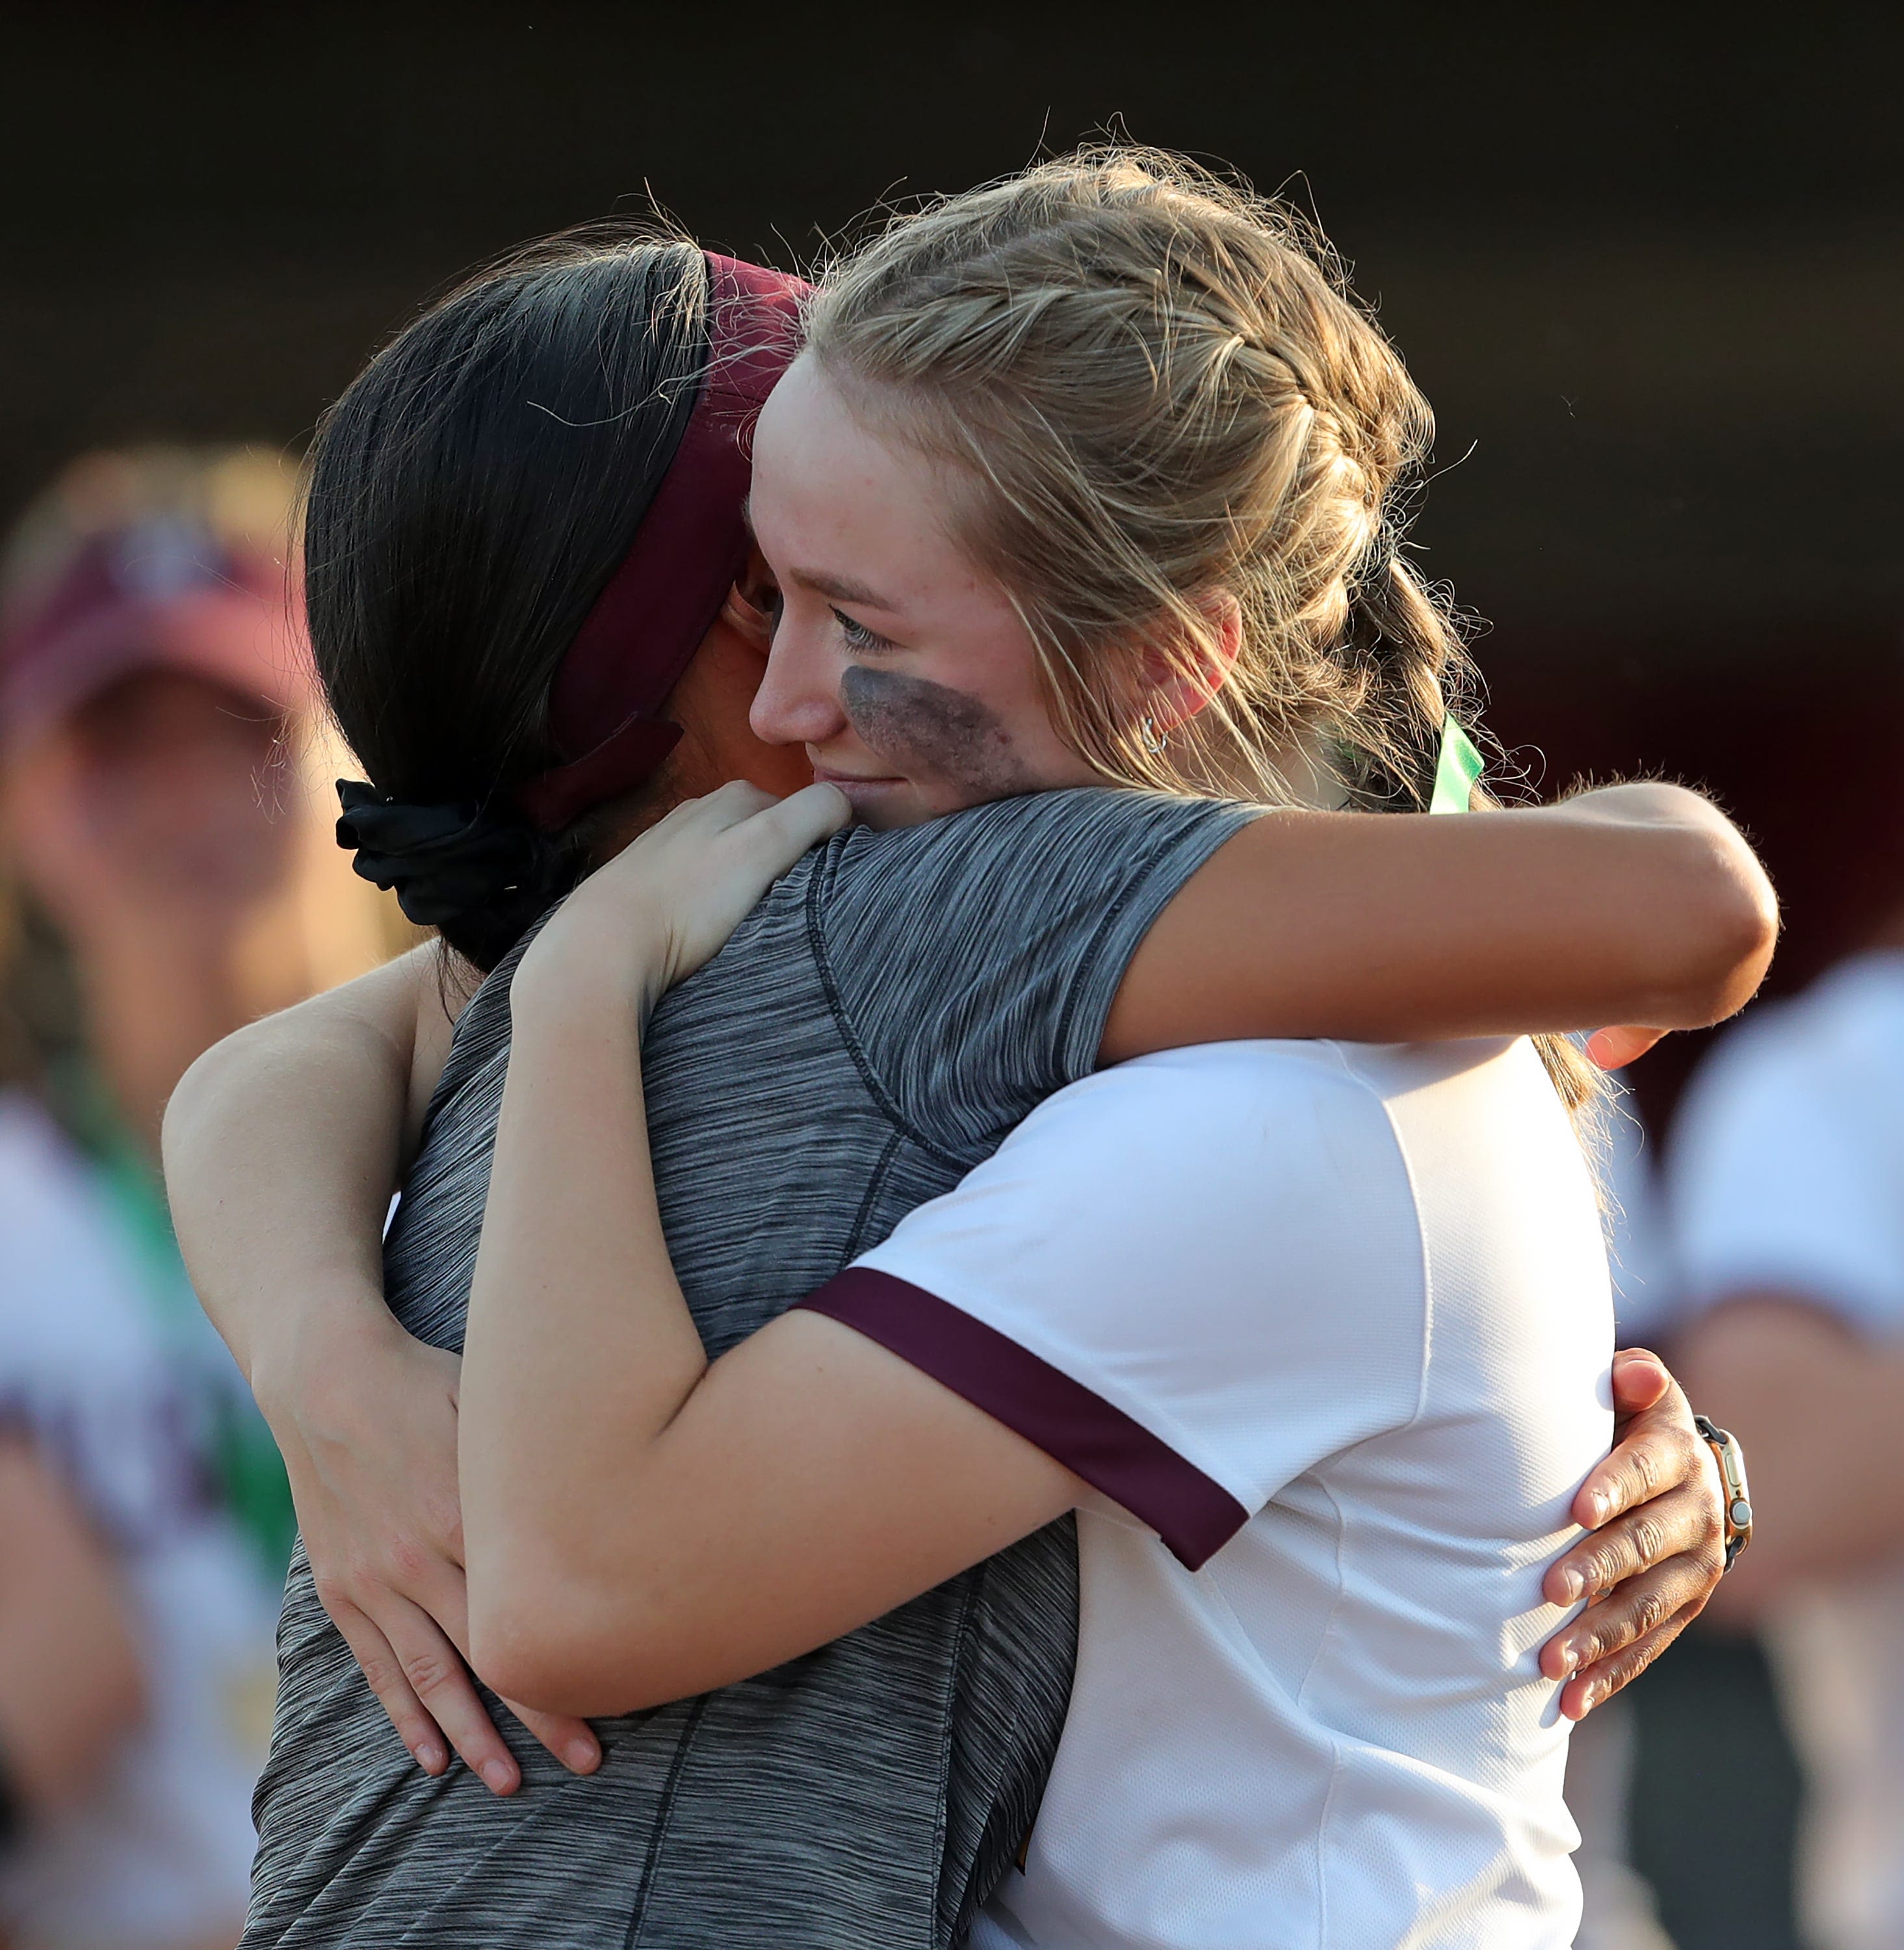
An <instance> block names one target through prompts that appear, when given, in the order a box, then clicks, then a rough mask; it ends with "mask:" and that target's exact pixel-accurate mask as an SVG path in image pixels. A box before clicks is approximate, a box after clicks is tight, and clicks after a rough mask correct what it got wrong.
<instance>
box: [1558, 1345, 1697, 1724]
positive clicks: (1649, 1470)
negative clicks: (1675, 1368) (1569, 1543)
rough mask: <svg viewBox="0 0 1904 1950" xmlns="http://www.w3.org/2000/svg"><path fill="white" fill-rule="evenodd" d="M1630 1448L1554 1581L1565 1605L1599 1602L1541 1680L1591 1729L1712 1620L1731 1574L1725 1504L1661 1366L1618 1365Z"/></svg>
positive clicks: (1606, 1469)
mask: <svg viewBox="0 0 1904 1950" xmlns="http://www.w3.org/2000/svg"><path fill="white" fill-rule="evenodd" d="M1613 1411H1614V1414H1615V1416H1616V1422H1615V1427H1616V1430H1617V1431H1618V1433H1619V1438H1620V1439H1619V1444H1618V1446H1617V1447H1616V1448H1615V1449H1614V1450H1613V1453H1612V1454H1611V1455H1610V1456H1608V1457H1607V1459H1606V1461H1605V1462H1603V1463H1602V1464H1601V1465H1600V1467H1599V1468H1598V1469H1596V1470H1594V1472H1593V1474H1592V1475H1590V1476H1589V1477H1588V1478H1587V1480H1586V1481H1585V1483H1583V1484H1581V1487H1580V1492H1579V1494H1578V1496H1577V1497H1575V1500H1574V1507H1573V1515H1574V1521H1575V1522H1576V1523H1578V1524H1579V1525H1581V1527H1582V1528H1584V1529H1585V1531H1587V1532H1588V1534H1587V1535H1586V1536H1585V1537H1582V1538H1581V1540H1579V1541H1578V1543H1575V1545H1574V1546H1573V1547H1572V1549H1570V1550H1568V1551H1567V1552H1566V1553H1565V1555H1564V1556H1562V1557H1561V1558H1560V1559H1559V1560H1558V1561H1557V1562H1556V1563H1555V1564H1554V1565H1553V1567H1552V1568H1551V1569H1550V1570H1549V1572H1547V1583H1546V1586H1545V1590H1546V1593H1547V1600H1548V1601H1549V1603H1552V1604H1555V1605H1573V1604H1578V1603H1579V1601H1580V1600H1581V1598H1582V1597H1585V1598H1586V1599H1587V1600H1588V1601H1589V1602H1588V1605H1587V1606H1586V1609H1585V1610H1584V1611H1582V1612H1581V1613H1580V1614H1579V1615H1578V1617H1576V1618H1572V1619H1571V1620H1569V1622H1568V1624H1566V1627H1565V1628H1563V1630H1561V1631H1558V1632H1557V1633H1556V1634H1554V1635H1553V1637H1552V1638H1550V1640H1548V1641H1547V1643H1546V1645H1545V1646H1543V1647H1542V1648H1541V1671H1543V1672H1544V1673H1545V1674H1547V1677H1549V1678H1550V1679H1558V1680H1562V1681H1565V1682H1566V1683H1565V1684H1564V1685H1563V1687H1562V1690H1561V1693H1560V1710H1561V1712H1563V1713H1564V1714H1565V1715H1566V1716H1567V1718H1569V1719H1570V1720H1582V1719H1585V1718H1586V1716H1587V1715H1588V1713H1590V1712H1592V1710H1593V1709H1594V1707H1596V1706H1598V1705H1602V1704H1603V1703H1604V1702H1606V1700H1608V1699H1611V1698H1612V1697H1613V1695H1614V1694H1615V1693H1617V1692H1619V1690H1621V1689H1622V1687H1625V1686H1628V1685H1629V1684H1631V1682H1632V1681H1634V1680H1635V1679H1637V1678H1638V1677H1639V1676H1640V1674H1641V1673H1643V1672H1644V1671H1645V1670H1646V1669H1647V1667H1648V1666H1649V1665H1651V1664H1652V1663H1653V1661H1654V1660H1655V1659H1657V1658H1658V1657H1659V1655H1660V1654H1661V1653H1662V1652H1664V1651H1665V1650H1666V1648H1667V1646H1669V1645H1671V1644H1672V1642H1673V1640H1675V1639H1676V1638H1677V1637H1678V1636H1679V1634H1681V1632H1682V1631H1684V1630H1685V1629H1686V1628H1687V1626H1688V1625H1689V1624H1691V1623H1692V1621H1693V1620H1694V1619H1695V1618H1697V1617H1698V1616H1699V1615H1700V1612H1702V1611H1703V1610H1704V1609H1706V1601H1707V1600H1709V1598H1710V1597H1711V1596H1712V1593H1713V1592H1714V1590H1715V1589H1716V1588H1717V1587H1718V1584H1719V1578H1720V1576H1721V1575H1722V1573H1723V1572H1724V1571H1725V1486H1724V1484H1722V1482H1721V1481H1720V1480H1719V1466H1718V1464H1717V1463H1716V1462H1715V1460H1714V1459H1713V1456H1712V1450H1711V1449H1710V1448H1709V1447H1708V1446H1707V1444H1706V1441H1705V1439H1704V1438H1703V1437H1702V1436H1701V1435H1700V1432H1699V1431H1698V1428H1697V1427H1696V1426H1695V1425H1694V1422H1693V1415H1692V1410H1691V1406H1689V1405H1688V1404H1687V1400H1686V1397H1685V1395H1684V1392H1683V1391H1681V1388H1680V1386H1679V1385H1678V1382H1675V1380H1674V1379H1673V1378H1672V1375H1669V1373H1668V1372H1666V1368H1665V1366H1664V1365H1663V1364H1662V1363H1661V1361H1660V1360H1659V1357H1658V1356H1657V1355H1656V1354H1650V1353H1647V1351H1646V1350H1645V1349H1644V1348H1638V1347H1634V1348H1627V1349H1624V1350H1622V1351H1621V1352H1620V1353H1618V1354H1616V1355H1615V1356H1614V1357H1613Z"/></svg>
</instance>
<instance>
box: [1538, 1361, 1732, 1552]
mask: <svg viewBox="0 0 1904 1950" xmlns="http://www.w3.org/2000/svg"><path fill="white" fill-rule="evenodd" d="M1625 1365H1631V1366H1634V1368H1635V1369H1637V1373H1636V1375H1635V1379H1636V1381H1638V1380H1640V1379H1641V1378H1643V1377H1644V1375H1645V1374H1646V1372H1647V1363H1633V1364H1623V1366H1625ZM1619 1385H1620V1382H1619V1375H1616V1382H1615V1386H1616V1390H1617V1388H1619ZM1694 1481H1697V1482H1700V1483H1703V1484H1706V1485H1707V1487H1708V1488H1709V1493H1710V1494H1711V1496H1712V1499H1713V1502H1714V1507H1715V1514H1717V1511H1718V1499H1719V1487H1718V1483H1717V1472H1716V1470H1715V1469H1713V1467H1712V1454H1711V1451H1710V1450H1708V1449H1707V1447H1706V1444H1705V1443H1704V1442H1703V1441H1701V1439H1700V1434H1699V1431H1698V1430H1697V1428H1694V1425H1693V1419H1692V1413H1691V1410H1689V1409H1688V1408H1687V1406H1686V1398H1685V1397H1684V1395H1683V1394H1681V1393H1680V1391H1679V1388H1678V1385H1677V1384H1676V1383H1672V1382H1669V1384H1668V1386H1667V1388H1666V1393H1665V1394H1663V1395H1662V1396H1661V1397H1660V1398H1659V1400H1657V1401H1656V1402H1655V1403H1653V1406H1650V1407H1648V1408H1643V1409H1641V1410H1638V1411H1637V1412H1635V1413H1634V1414H1633V1415H1632V1416H1631V1418H1630V1419H1628V1421H1627V1422H1626V1424H1625V1430H1624V1432H1623V1433H1622V1435H1621V1438H1620V1441H1619V1444H1618V1446H1617V1447H1616V1448H1615V1449H1614V1450H1613V1453H1612V1454H1611V1455H1610V1456H1608V1457H1607V1458H1606V1460H1605V1461H1604V1462H1602V1463H1600V1465H1598V1466H1597V1468H1595V1469H1594V1471H1593V1472H1592V1473H1591V1475H1588V1478H1587V1480H1586V1481H1585V1482H1584V1483H1582V1484H1581V1486H1580V1490H1579V1493H1578V1495H1576V1496H1575V1498H1574V1501H1573V1518H1574V1521H1575V1522H1576V1523H1578V1524H1579V1525H1581V1526H1582V1527H1583V1528H1586V1529H1588V1530H1597V1529H1599V1528H1600V1526H1601V1525H1603V1524H1605V1523H1607V1522H1610V1521H1611V1520H1612V1519H1613V1518H1615V1517H1617V1516H1620V1515H1623V1514H1625V1512H1627V1511H1628V1510H1630V1509H1634V1507H1635V1506H1638V1505H1639V1504H1641V1503H1644V1502H1645V1501H1646V1500H1647V1499H1648V1498H1649V1497H1657V1496H1661V1495H1663V1494H1665V1493H1666V1491H1669V1490H1674V1489H1677V1488H1678V1487H1680V1486H1681V1484H1685V1483H1687V1482H1694Z"/></svg>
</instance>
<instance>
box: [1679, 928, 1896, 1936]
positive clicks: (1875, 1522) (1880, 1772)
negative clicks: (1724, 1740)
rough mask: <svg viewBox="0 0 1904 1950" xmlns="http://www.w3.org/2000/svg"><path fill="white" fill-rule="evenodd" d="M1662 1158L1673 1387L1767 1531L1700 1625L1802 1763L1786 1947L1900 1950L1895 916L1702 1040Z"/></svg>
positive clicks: (1742, 1561)
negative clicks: (1735, 1445)
mask: <svg viewBox="0 0 1904 1950" xmlns="http://www.w3.org/2000/svg"><path fill="white" fill-rule="evenodd" d="M1669 1162H1670V1167H1671V1170H1670V1190H1671V1198H1672V1215H1673V1220H1674V1225H1675V1234H1676V1241H1677V1245H1678V1254H1679V1258H1680V1262H1681V1269H1682V1277H1683V1279H1684V1288H1685V1304H1686V1307H1687V1310H1688V1319H1687V1325H1686V1326H1685V1328H1684V1330H1683V1332H1682V1333H1681V1337H1680V1339H1679V1342H1678V1347H1679V1356H1680V1359H1681V1360H1682V1361H1683V1363H1684V1373H1685V1375H1686V1376H1687V1387H1688V1388H1693V1389H1695V1390H1697V1393H1698V1395H1699V1397H1700V1400H1702V1401H1703V1403H1705V1404H1706V1406H1707V1407H1708V1408H1709V1410H1710V1412H1711V1413H1712V1415H1713V1416H1715V1417H1716V1418H1717V1419H1719V1420H1720V1421H1722V1422H1725V1424H1726V1425H1728V1426H1730V1427H1734V1428H1739V1429H1741V1430H1743V1431H1747V1432H1748V1434H1749V1439H1750V1443H1751V1446H1752V1458H1753V1469H1752V1489H1753V1500H1754V1502H1755V1503H1756V1504H1757V1505H1759V1506H1760V1507H1761V1508H1762V1509H1766V1510H1767V1511H1768V1512H1769V1520H1768V1522H1767V1523H1766V1524H1765V1525H1764V1526H1762V1534H1763V1535H1764V1537H1765V1539H1766V1540H1767V1541H1766V1543H1765V1548H1764V1549H1763V1550H1758V1551H1754V1552H1753V1553H1752V1554H1751V1555H1750V1556H1747V1557H1745V1558H1743V1559H1740V1575H1739V1576H1738V1578H1737V1581H1736V1584H1734V1581H1731V1580H1728V1584H1727V1588H1726V1589H1725V1592H1724V1593H1723V1602H1722V1603H1719V1604H1715V1606H1714V1608H1713V1609H1714V1615H1715V1619H1716V1620H1718V1621H1721V1622H1723V1621H1728V1620H1729V1621H1732V1622H1734V1624H1738V1625H1740V1626H1744V1625H1747V1624H1753V1623H1757V1624H1760V1625H1761V1626H1762V1628H1763V1631H1764V1632H1765V1637H1766V1640H1767V1643H1768V1648H1769V1649H1770V1651H1771V1653H1772V1659H1773V1662H1774V1665H1775V1668H1776V1669H1777V1671H1778V1677H1779V1681H1780V1684H1781V1691H1782V1693H1783V1696H1784V1705H1785V1709H1786V1712H1787V1718H1788V1720H1789V1721H1790V1726H1791V1730H1792V1734H1793V1740H1794V1741H1795V1743H1796V1746H1797V1749H1798V1752H1799V1755H1800V1759H1801V1761H1802V1762H1803V1768H1804V1775H1805V1793H1806V1807H1805V1814H1804V1823H1803V1835H1802V1839H1801V1846H1800V1874H1799V1902H1800V1918H1801V1923H1802V1925H1803V1931H1802V1933H1803V1936H1804V1937H1805V1939H1806V1941H1807V1942H1809V1943H1812V1944H1814V1945H1818V1946H1819V1950H1904V1679H1900V1677H1899V1651H1900V1649H1904V1412H1900V1406H1899V1404H1900V1403H1901V1402H1904V914H1900V915H1899V916H1897V917H1895V918H1894V919H1893V921H1892V923H1891V924H1890V927H1889V928H1888V930H1886V931H1885V932H1884V933H1882V934H1881V936H1879V937H1878V939H1877V940H1876V942H1874V945H1872V946H1871V948H1869V949H1868V950H1867V951H1866V952H1863V953H1862V954H1859V955H1855V956H1853V958H1851V959H1849V961H1846V962H1844V963H1843V964H1840V966H1839V967H1837V968H1836V969H1834V970H1832V971H1831V973H1828V974H1827V975H1826V976H1825V977H1823V979H1822V980H1820V981H1818V983H1815V985H1814V986H1812V988H1811V989H1809V991H1807V992H1806V993H1805V994H1804V995H1801V996H1800V997H1799V998H1796V1000H1794V1001H1788V1002H1785V1003H1782V1004H1780V1005H1776V1006H1775V1007H1773V1008H1767V1009H1763V1010H1761V1011H1757V1012H1756V1013H1755V1014H1753V1017H1751V1018H1750V1020H1748V1021H1747V1023H1744V1025H1742V1026H1740V1028H1738V1029H1737V1030H1734V1031H1732V1032H1731V1033H1729V1034H1728V1035H1727V1036H1725V1038H1724V1039H1722V1042H1720V1044H1719V1046H1718V1048H1716V1049H1715V1051H1714V1052H1713V1053H1712V1056H1711V1057H1710V1058H1708V1059H1707V1061H1706V1064H1705V1066H1704V1067H1703V1070H1701V1072H1700V1074H1699V1075H1698V1076H1697V1077H1696V1078H1695V1079H1694V1084H1693V1086H1692V1089H1691V1092H1689V1094H1688V1096H1687V1101H1686V1104H1685V1106H1684V1109H1683V1110H1682V1111H1681V1114H1680V1119H1679V1123H1678V1128H1677V1129H1676V1131H1675V1136H1674V1142H1673V1146H1672V1153H1671V1157H1670V1161H1669ZM1801 1507H1802V1508H1803V1509H1805V1510H1806V1511H1808V1512H1810V1513H1811V1514H1810V1515H1809V1517H1807V1518H1806V1519H1804V1520H1803V1521H1801V1522H1795V1523H1793V1524H1792V1525H1790V1528H1787V1526H1786V1525H1784V1524H1782V1523H1781V1522H1780V1518H1781V1515H1785V1514H1788V1513H1790V1512H1793V1511H1795V1510H1796V1509H1800V1508H1801Z"/></svg>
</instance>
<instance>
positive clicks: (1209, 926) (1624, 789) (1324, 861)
mask: <svg viewBox="0 0 1904 1950" xmlns="http://www.w3.org/2000/svg"><path fill="white" fill-rule="evenodd" d="M1777 932H1778V908H1777V905H1776V903H1775V901H1774V899H1773V897H1772V888H1771V885H1770V883H1769V882H1768V880H1766V878H1765V873H1764V871H1763V869H1762V868H1761V867H1760V866H1759V863H1758V861H1757V860H1756V858H1754V856H1753V852H1752V850H1751V849H1750V847H1749V846H1747V844H1746V843H1745V841H1744V839H1743V838H1742V837H1741V836H1740V834H1739V833H1738V831H1737V829H1736V828H1735V827H1733V826H1732V825H1731V823H1730V822H1729V821H1727V820H1726V819H1725V818H1724V817H1723V816H1722V815H1721V814H1720V813H1719V811H1718V810H1717V809H1716V808H1715V807H1714V806H1713V805H1712V804H1711V803H1710V802H1709V801H1708V800H1706V799H1703V798H1701V797H1700V796H1699V795H1698V794H1697V793H1691V792H1687V791H1686V790H1683V789H1682V788H1681V787H1677V786H1666V785H1626V786H1610V787H1604V788H1603V789H1602V790H1599V791H1597V792H1591V793H1582V794H1581V796H1579V797H1578V798H1576V799H1569V800H1567V801H1566V802H1565V803H1563V804H1562V805H1555V806H1543V807H1538V808H1531V809H1528V810H1516V811H1505V812H1487V813H1476V814H1473V815H1469V816H1467V817H1466V818H1429V817H1428V816H1426V815H1382V816H1379V817H1376V816H1371V815H1368V814H1366V813H1342V812H1301V811H1288V812H1276V813H1271V814H1269V815H1266V816H1265V817H1264V818H1261V819H1259V820H1257V821H1254V823H1253V824H1251V825H1250V826H1248V827H1245V829H1244V830H1242V832H1241V833H1238V834H1237V835H1236V837H1235V838H1233V839H1231V840H1230V841H1229V843H1227V844H1226V846H1223V847H1222V848H1221V849H1220V850H1219V851H1218V852H1217V853H1216V854H1215V855H1214V856H1213V857H1212V858H1211V859H1210V860H1209V861H1208V863H1207V864H1205V865H1204V867H1203V868H1202V869H1201V871H1200V872H1198V873H1197V874H1194V875H1193V876H1192V877H1191V879H1190V880H1189V882H1188V883H1186V885H1185V886H1184V888H1183V891H1182V892H1179V894H1178V896H1177V897H1176V899H1175V900H1173V902H1171V903H1170V905H1169V906H1168V907H1167V908H1166V909H1165V910H1164V913H1163V914H1162V915H1161V917H1160V918H1159V919H1158V922H1157V924H1156V925H1155V927H1153V928H1152V929H1151V931H1150V933H1149V935H1148V937H1147V938H1146V939H1145V941H1144V942H1143V944H1142V946H1140V947H1139V949H1138V951H1137V952H1136V955H1135V956H1134V957H1133V959H1132V961H1131V964H1130V969H1129V970H1128V971H1127V973H1126V975H1125V977H1124V980H1123V986H1122V987H1121V988H1120V989H1119V991H1118V993H1117V1001H1116V1003H1115V1004H1114V1006H1113V1008H1112V1009H1111V1017H1110V1021H1109V1023H1108V1026H1107V1027H1106V1030H1105V1039H1104V1046H1103V1052H1102V1054H1103V1058H1104V1061H1106V1062H1107V1063H1115V1062H1119V1061H1122V1060H1123V1058H1126V1057H1130V1056H1137V1055H1141V1054H1145V1052H1147V1051H1153V1050H1159V1049H1171V1048H1180V1047H1182V1046H1183V1045H1186V1044H1190V1043H1198V1042H1227V1041H1230V1040H1232V1039H1243V1038H1248V1037H1252V1036H1339V1037H1342V1038H1344V1039H1348V1040H1351V1041H1360V1042H1395V1041H1419V1040H1425V1039H1432V1038H1437V1037H1446V1036H1496V1035H1521V1034H1527V1033H1533V1032H1535V1031H1541V1030H1579V1029H1597V1028H1598V1027H1600V1026H1601V1025H1603V1024H1606V1023H1646V1024H1649V1025H1650V1026H1653V1028H1656V1029H1662V1030H1664V1029H1691V1028H1694V1027H1697V1026H1703V1025H1704V1024H1706V1023H1711V1022H1716V1021H1718V1020H1721V1019H1722V1017H1726V1016H1728V1015H1730V1014H1732V1013H1733V1012H1734V1011H1736V1010H1737V1009H1738V1008H1741V1007H1743V1006H1744V1004H1745V1002H1746V1001H1747V1000H1748V999H1749V998H1750V996H1751V995H1752V994H1753V991H1754V990H1755V989H1756V988H1757V986H1758V985H1759V981H1760V980H1761V979H1762V977H1763V976H1764V973H1765V967H1766V964H1768V962H1769V961H1770V960H1771V958H1772V946H1773V943H1774V941H1775V938H1776V936H1777Z"/></svg>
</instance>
